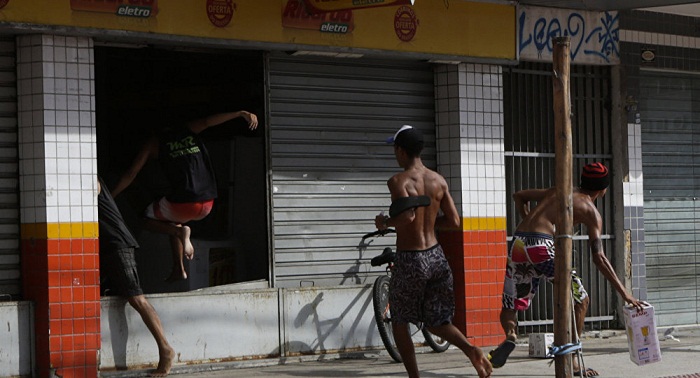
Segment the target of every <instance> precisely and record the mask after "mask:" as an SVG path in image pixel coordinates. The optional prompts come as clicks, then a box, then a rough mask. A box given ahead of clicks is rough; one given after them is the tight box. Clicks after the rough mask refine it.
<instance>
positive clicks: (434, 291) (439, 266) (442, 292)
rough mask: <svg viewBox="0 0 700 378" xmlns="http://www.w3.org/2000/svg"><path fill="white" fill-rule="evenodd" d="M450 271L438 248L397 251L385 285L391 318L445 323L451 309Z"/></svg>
mask: <svg viewBox="0 0 700 378" xmlns="http://www.w3.org/2000/svg"><path fill="white" fill-rule="evenodd" d="M452 285H453V282H452V270H450V265H449V264H448V263H447V259H446V258H445V254H444V253H443V251H442V247H441V246H440V245H439V244H437V245H436V246H434V247H432V248H429V249H427V250H424V251H398V253H397V254H396V262H395V265H394V269H393V270H392V275H391V284H390V286H389V303H390V305H391V318H392V321H395V322H397V323H414V324H418V323H423V324H424V325H425V326H428V327H436V326H440V325H445V324H449V323H451V322H452V317H453V316H454V312H455V298H454V290H453V286H452Z"/></svg>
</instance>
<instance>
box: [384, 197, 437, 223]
mask: <svg viewBox="0 0 700 378" xmlns="http://www.w3.org/2000/svg"><path fill="white" fill-rule="evenodd" d="M421 206H430V197H428V196H411V197H401V198H397V199H395V200H394V201H393V202H392V203H391V207H389V216H390V217H392V218H393V217H395V216H397V215H399V214H401V213H403V212H404V211H406V210H408V209H414V208H416V207H421Z"/></svg>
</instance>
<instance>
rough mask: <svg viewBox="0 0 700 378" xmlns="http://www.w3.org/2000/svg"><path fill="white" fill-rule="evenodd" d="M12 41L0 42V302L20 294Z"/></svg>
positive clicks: (15, 99) (13, 44) (13, 49)
mask: <svg viewBox="0 0 700 378" xmlns="http://www.w3.org/2000/svg"><path fill="white" fill-rule="evenodd" d="M17 131H18V130H17V77H16V66H15V40H14V38H13V37H3V38H0V300H7V299H10V298H16V297H18V296H19V295H20V294H21V282H20V251H19V164H18V161H19V160H18V159H19V158H18V141H17Z"/></svg>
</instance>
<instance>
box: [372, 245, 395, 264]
mask: <svg viewBox="0 0 700 378" xmlns="http://www.w3.org/2000/svg"><path fill="white" fill-rule="evenodd" d="M394 259H396V252H393V251H392V250H391V247H386V248H384V252H382V254H381V255H379V256H374V258H372V260H371V261H370V264H372V266H381V265H384V264H388V263H390V262H394Z"/></svg>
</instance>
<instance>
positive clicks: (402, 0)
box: [304, 0, 413, 13]
mask: <svg viewBox="0 0 700 378" xmlns="http://www.w3.org/2000/svg"><path fill="white" fill-rule="evenodd" d="M304 5H306V9H308V10H309V11H311V12H313V13H319V12H336V11H341V10H353V9H361V8H373V7H374V8H376V7H388V6H392V5H413V0H304Z"/></svg>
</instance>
